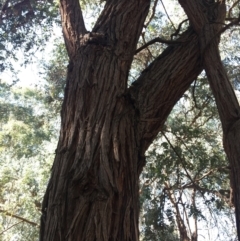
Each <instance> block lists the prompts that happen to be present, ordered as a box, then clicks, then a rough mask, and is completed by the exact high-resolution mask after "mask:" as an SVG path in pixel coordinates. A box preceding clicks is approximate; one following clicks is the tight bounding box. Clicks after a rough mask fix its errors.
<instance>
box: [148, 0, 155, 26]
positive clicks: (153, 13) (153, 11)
mask: <svg viewBox="0 0 240 241" xmlns="http://www.w3.org/2000/svg"><path fill="white" fill-rule="evenodd" d="M157 3H158V0H155V2H154V5H153V8H152V14H151V17H150V18H149V20H148V22H147V23H146V25H145V27H146V28H147V26H148V25H149V24H150V22H151V21H152V20H153V18H154V16H155V12H156V8H157Z"/></svg>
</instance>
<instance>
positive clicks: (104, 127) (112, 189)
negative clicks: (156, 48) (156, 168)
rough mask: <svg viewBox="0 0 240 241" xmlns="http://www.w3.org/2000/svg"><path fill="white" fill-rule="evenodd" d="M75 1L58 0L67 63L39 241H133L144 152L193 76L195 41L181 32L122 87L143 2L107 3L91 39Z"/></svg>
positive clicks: (195, 70)
mask: <svg viewBox="0 0 240 241" xmlns="http://www.w3.org/2000/svg"><path fill="white" fill-rule="evenodd" d="M76 2H78V0H76V1H73V0H71V1H63V0H62V1H61V14H62V22H63V32H64V38H65V42H66V46H67V49H68V54H69V57H70V62H69V66H68V75H67V84H66V89H65V96H64V103H63V107H62V112H61V118H62V124H61V133H60V139H59V143H58V147H57V151H56V157H55V160H54V164H53V168H52V175H51V179H50V181H49V185H48V188H47V191H46V194H45V197H44V201H43V206H42V219H41V232H40V240H41V241H59V240H68V241H70V240H71V241H78V240H83V241H93V240H94V241H95V240H99V241H100V240H101V241H107V240H109V241H110V240H112V241H115V240H118V241H137V240H138V235H139V231H138V215H139V207H138V197H139V194H138V193H139V187H138V179H139V174H140V173H141V170H142V167H143V166H144V161H145V158H144V153H145V151H146V149H147V147H148V146H149V145H150V144H151V142H152V140H153V139H154V138H155V137H156V135H157V134H158V132H159V130H160V129H161V128H162V127H163V124H164V122H165V120H166V118H167V116H168V114H169V113H170V111H171V109H172V108H173V106H174V104H175V103H176V102H177V100H178V99H179V98H180V97H181V96H182V94H183V93H184V92H185V91H186V90H187V89H188V87H189V85H190V84H191V82H192V81H193V80H194V79H195V78H196V77H197V76H198V74H199V73H200V71H201V69H202V68H201V63H200V60H201V59H200V51H199V47H198V46H199V42H198V37H197V35H196V34H195V33H194V31H193V30H192V29H189V30H188V31H186V32H185V33H184V34H183V35H182V36H181V37H180V38H179V40H181V41H182V42H183V43H182V44H179V45H174V46H170V47H168V48H167V49H166V50H165V51H164V52H163V53H162V54H161V55H160V56H159V57H158V58H157V59H156V60H155V61H154V62H153V63H152V64H151V65H150V66H149V67H148V68H147V69H146V70H145V71H144V72H143V73H142V75H141V76H140V77H139V79H138V80H137V81H136V82H135V84H134V85H133V86H132V87H130V88H129V89H128V88H127V79H128V73H129V69H130V65H131V62H132V59H133V56H134V53H135V50H136V45H137V41H138V38H139V35H140V33H141V30H142V28H143V24H144V20H145V18H146V16H147V13H148V9H149V5H150V0H149V1H148V0H138V1H136V0H122V1H107V2H106V5H105V8H104V10H103V12H102V14H101V15H100V17H99V19H98V21H97V23H96V25H95V27H94V28H93V32H92V33H87V32H85V29H84V27H83V26H84V23H83V21H82V18H80V20H79V16H80V15H81V12H80V11H81V9H80V6H79V4H77V3H76ZM72 7H74V10H73V9H72ZM73 11H74V14H73ZM71 14H72V15H71ZM78 21H80V24H81V26H82V27H79V25H78V24H77V23H78ZM79 36H80V37H79Z"/></svg>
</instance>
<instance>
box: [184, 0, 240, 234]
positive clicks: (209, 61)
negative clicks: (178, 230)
mask: <svg viewBox="0 0 240 241" xmlns="http://www.w3.org/2000/svg"><path fill="white" fill-rule="evenodd" d="M179 2H180V3H181V4H182V6H183V7H184V10H185V12H186V13H187V15H188V16H189V19H191V23H192V25H193V27H194V29H195V30H196V32H197V33H198V34H199V36H200V43H201V50H202V51H201V52H202V60H203V64H204V68H205V70H206V74H207V77H208V80H209V82H210V86H211V89H212V91H213V94H214V97H215V100H216V104H217V107H218V111H219V116H220V119H221V123H222V129H223V144H224V149H225V152H226V154H227V157H228V160H229V162H230V166H231V183H232V188H233V193H234V203H235V209H236V211H235V213H236V224H237V232H238V237H240V148H239V147H240V124H239V123H240V107H239V103H238V100H237V98H236V95H235V93H234V90H233V88H232V85H231V83H230V81H229V78H228V76H227V73H226V71H225V69H224V66H223V64H222V62H221V58H220V54H219V49H218V42H219V35H218V33H219V32H221V28H222V24H221V23H223V21H224V18H225V15H226V6H225V2H224V1H219V2H216V3H212V4H208V2H207V1H204V0H202V1H198V2H196V1H193V0H179ZM206 9H207V11H206ZM211 11H214V14H212V13H211Z"/></svg>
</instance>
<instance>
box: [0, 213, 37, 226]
mask: <svg viewBox="0 0 240 241" xmlns="http://www.w3.org/2000/svg"><path fill="white" fill-rule="evenodd" d="M0 213H3V214H5V215H6V216H9V217H13V218H16V219H19V220H21V221H22V222H25V223H28V224H31V225H32V226H36V227H39V224H38V223H35V222H32V221H30V220H28V219H26V218H23V217H20V216H18V215H15V214H12V213H10V212H8V211H5V210H3V209H0Z"/></svg>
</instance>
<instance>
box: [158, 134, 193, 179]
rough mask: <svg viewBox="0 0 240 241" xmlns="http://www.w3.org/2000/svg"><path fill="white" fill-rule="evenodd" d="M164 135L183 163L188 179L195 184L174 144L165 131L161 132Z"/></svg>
mask: <svg viewBox="0 0 240 241" xmlns="http://www.w3.org/2000/svg"><path fill="white" fill-rule="evenodd" d="M161 133H162V135H163V136H164V137H165V139H166V140H167V142H168V144H169V145H170V146H171V148H172V149H173V151H174V152H175V154H176V155H177V156H178V158H179V160H180V161H181V163H182V166H183V169H184V171H185V172H186V174H187V177H188V178H189V179H190V181H191V182H192V183H193V184H194V183H195V182H194V180H193V179H192V177H191V176H190V174H189V173H188V170H187V168H186V166H185V164H184V160H183V159H182V157H181V155H180V154H179V153H178V152H177V151H176V149H175V147H174V146H173V145H172V143H171V142H170V140H169V139H168V137H167V136H166V135H165V134H164V133H163V131H161Z"/></svg>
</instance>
